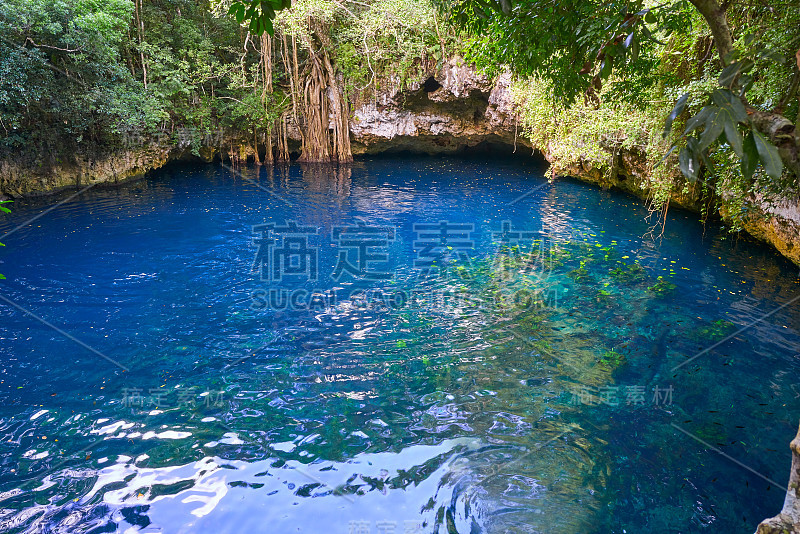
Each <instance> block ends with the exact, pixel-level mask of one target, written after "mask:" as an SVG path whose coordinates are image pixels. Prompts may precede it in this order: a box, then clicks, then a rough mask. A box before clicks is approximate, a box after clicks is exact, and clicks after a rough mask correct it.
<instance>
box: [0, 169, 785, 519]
mask: <svg viewBox="0 0 800 534" xmlns="http://www.w3.org/2000/svg"><path fill="white" fill-rule="evenodd" d="M241 172H242V174H243V175H244V178H243V177H242V176H236V175H234V174H233V173H231V172H229V171H228V170H226V169H223V168H221V167H219V166H213V165H212V166H189V165H183V166H171V167H168V168H167V169H164V170H162V171H159V172H157V173H154V174H153V175H152V176H151V177H150V178H148V179H146V180H143V181H139V182H135V183H128V184H125V185H123V186H120V187H117V188H101V187H95V188H93V189H90V190H89V191H87V192H85V193H83V194H82V195H80V196H78V197H76V198H74V199H72V200H70V201H68V202H66V203H64V204H63V205H61V206H59V207H57V208H56V209H54V210H52V211H51V212H49V213H47V214H45V215H44V216H42V217H41V218H39V219H37V220H36V221H34V222H33V223H32V224H30V225H28V226H26V227H24V228H23V229H21V230H17V231H15V232H14V233H12V234H10V235H8V237H5V238H3V239H0V241H3V242H4V243H5V244H6V245H7V246H6V247H5V248H4V249H3V250H2V251H1V252H0V272H2V273H3V274H4V275H6V276H7V278H8V279H7V280H4V281H2V282H0V297H1V299H0V316H2V324H1V326H0V338H2V341H1V342H0V355H1V359H0V361H2V377H1V378H0V438H2V439H0V451H2V463H1V464H0V499H2V500H1V501H0V531H3V532H114V531H119V532H164V533H177V532H198V533H214V534H217V533H223V532H237V533H238V532H279V533H283V532H321V531H324V532H331V533H342V534H349V533H359V534H365V533H367V532H369V533H391V532H398V533H404V532H439V533H447V532H459V533H467V532H470V533H477V532H491V533H495V532H497V533H501V532H514V533H516V532H542V533H579V532H580V533H584V532H588V533H600V532H616V533H622V532H627V533H635V532H719V533H723V532H724V533H731V532H752V531H754V530H755V526H756V525H757V523H758V522H759V521H760V520H762V519H763V518H765V517H768V516H772V515H775V514H776V513H777V512H778V511H779V509H780V507H781V504H782V502H783V495H784V491H785V490H784V489H782V488H781V485H783V486H784V487H785V484H786V483H787V480H788V474H789V464H790V456H789V449H788V442H789V441H790V440H791V438H792V437H793V436H794V433H795V432H796V429H797V422H798V414H800V380H798V378H797V377H798V376H800V358H799V357H798V352H799V349H800V336H798V330H799V329H800V310H799V309H798V306H797V305H796V304H794V303H792V304H789V305H786V303H787V302H791V301H792V299H793V298H796V297H798V296H800V286H798V279H797V269H796V268H795V267H794V266H793V265H791V264H790V263H789V262H787V261H786V260H784V259H783V258H781V257H779V256H778V255H777V254H776V253H775V252H773V251H772V250H770V249H769V248H767V247H765V246H762V245H760V244H758V243H754V242H752V241H750V240H748V239H745V238H737V237H736V236H733V235H731V234H729V233H727V232H726V231H725V230H724V229H721V228H719V227H717V226H716V225H715V224H714V223H708V224H706V225H703V224H702V223H701V222H699V221H698V220H697V219H698V217H697V215H694V214H690V213H685V212H680V211H677V210H671V211H670V212H669V214H668V216H667V219H666V226H665V229H664V231H663V235H661V236H660V237H659V234H660V233H661V230H660V229H656V230H655V231H654V232H653V231H652V229H651V225H652V224H653V223H654V222H655V218H651V219H650V220H647V219H646V217H647V215H648V213H647V210H646V208H645V206H644V204H643V203H642V202H640V201H638V200H636V199H633V198H630V197H628V196H625V195H622V194H619V193H614V192H603V191H600V190H598V189H596V188H594V187H592V186H589V185H585V184H581V183H578V182H575V181H571V180H567V179H563V180H557V181H556V182H555V183H554V184H549V185H548V184H546V181H545V180H544V178H543V174H544V168H543V167H541V165H540V164H539V163H537V162H536V161H535V160H525V161H521V160H514V161H501V160H491V161H486V160H482V159H478V158H475V159H442V158H419V157H413V158H411V157H408V158H401V157H398V158H382V159H374V160H362V161H359V162H357V163H355V164H354V165H353V166H352V167H348V168H339V169H336V168H331V167H314V166H312V167H308V168H301V167H299V166H292V167H289V168H288V169H274V170H273V169H266V168H264V169H261V170H258V169H255V168H243V169H241ZM253 180H254V181H255V183H254V182H253ZM537 188H538V189H537ZM68 194H69V193H65V194H64V195H62V196H60V197H49V198H45V199H38V200H28V201H18V202H16V203H15V204H13V209H14V213H13V214H12V215H10V216H6V217H4V218H3V219H2V221H1V222H2V226H0V235H3V234H6V233H7V232H8V231H10V230H12V229H13V228H15V227H16V226H17V225H19V224H21V223H23V222H25V221H27V220H28V219H30V218H31V217H33V216H35V215H37V214H39V213H41V212H43V211H44V210H45V209H47V208H48V207H50V206H52V205H54V204H55V203H57V202H58V201H59V200H62V199H65V198H66V197H67V196H68ZM504 221H506V223H505V224H506V227H505V229H506V231H505V232H504V231H503V228H504V226H503V225H504ZM270 225H271V226H270ZM293 225H294V226H293ZM515 232H516V233H515ZM654 235H655V237H654ZM262 260H264V261H262ZM314 260H316V261H314ZM275 262H278V263H277V270H276V267H275ZM337 264H338V269H337ZM659 277H661V278H660V279H659ZM5 299H7V300H5ZM9 301H10V302H13V303H14V304H15V305H16V306H17V307H14V306H13V305H11V304H10V303H9ZM780 306H783V308H781V309H780V310H778V311H775V310H776V309H778V308H779V307H780ZM771 312H772V313H771ZM767 314H769V315H768V316H767V317H766V318H764V316H765V315H767ZM762 318H763V319H762ZM45 321H46V322H47V323H49V325H47V324H45V323H44V322H45ZM748 325H752V326H750V327H749V328H747V329H746V330H743V331H741V332H738V330H740V329H742V328H744V327H747V326H748ZM56 329H58V330H60V331H57V330H56ZM70 336H71V337H70ZM728 338H730V339H728ZM708 348H711V350H706V349H708ZM690 359H691V360H690ZM687 361H688V363H686V362H687Z"/></svg>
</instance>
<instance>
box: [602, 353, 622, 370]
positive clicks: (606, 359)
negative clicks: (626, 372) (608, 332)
mask: <svg viewBox="0 0 800 534" xmlns="http://www.w3.org/2000/svg"><path fill="white" fill-rule="evenodd" d="M626 361H627V359H626V358H625V355H624V354H620V353H619V352H616V351H614V350H609V351H606V352H605V353H604V354H603V355H602V356H601V357H600V359H599V360H598V363H599V364H600V365H601V366H603V367H607V368H608V369H617V368H619V367H622V366H623V365H625V362H626Z"/></svg>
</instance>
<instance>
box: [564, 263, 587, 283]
mask: <svg viewBox="0 0 800 534" xmlns="http://www.w3.org/2000/svg"><path fill="white" fill-rule="evenodd" d="M588 262H589V260H588V259H587V258H584V259H582V260H581V264H580V267H578V268H577V269H573V270H571V271H570V272H568V273H567V276H569V277H570V278H572V279H573V280H575V281H576V282H579V283H582V284H585V283H587V282H589V280H591V277H590V276H589V271H588V270H587V269H586V264H587V263H588Z"/></svg>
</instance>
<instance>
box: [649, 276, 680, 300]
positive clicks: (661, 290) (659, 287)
mask: <svg viewBox="0 0 800 534" xmlns="http://www.w3.org/2000/svg"><path fill="white" fill-rule="evenodd" d="M677 287H678V286H676V285H675V284H673V283H672V282H670V281H669V280H666V279H665V278H664V277H663V276H659V277H658V279H657V280H656V283H655V284H653V285H652V286H650V287H648V288H647V290H648V291H650V292H651V293H653V294H655V296H657V297H666V296H669V295H670V294H672V292H673V291H675V289H676V288H677Z"/></svg>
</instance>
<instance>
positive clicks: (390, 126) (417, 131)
mask: <svg viewBox="0 0 800 534" xmlns="http://www.w3.org/2000/svg"><path fill="white" fill-rule="evenodd" d="M510 83H511V76H510V75H503V76H500V77H499V78H498V79H497V80H495V82H494V83H492V81H491V80H489V79H488V78H486V77H485V76H483V75H480V74H478V73H477V72H476V71H475V69H473V68H471V67H470V66H468V65H467V64H465V63H464V62H463V60H462V59H461V58H458V57H456V58H452V59H450V60H449V61H448V62H447V63H446V64H445V65H444V67H443V68H442V70H441V71H440V72H437V73H435V74H433V75H431V76H429V77H428V78H426V79H425V80H421V81H419V82H417V83H415V84H412V86H411V87H410V88H409V89H406V90H403V91H397V92H394V93H393V94H384V95H381V96H380V97H379V98H378V99H377V102H375V103H370V104H367V105H364V106H361V107H360V108H358V109H356V110H355V112H354V113H353V118H352V120H351V124H350V132H351V134H352V138H353V152H354V153H355V154H375V153H379V152H398V151H411V152H418V153H425V154H442V153H456V152H462V151H464V150H466V149H469V148H472V147H475V146H477V145H481V144H489V145H491V144H497V145H508V146H514V145H515V144H519V145H525V146H528V147H530V143H529V142H528V141H526V140H524V139H523V138H521V137H518V136H517V127H516V126H517V114H516V111H515V108H514V104H513V101H512V99H511V95H510V92H509V85H510Z"/></svg>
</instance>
